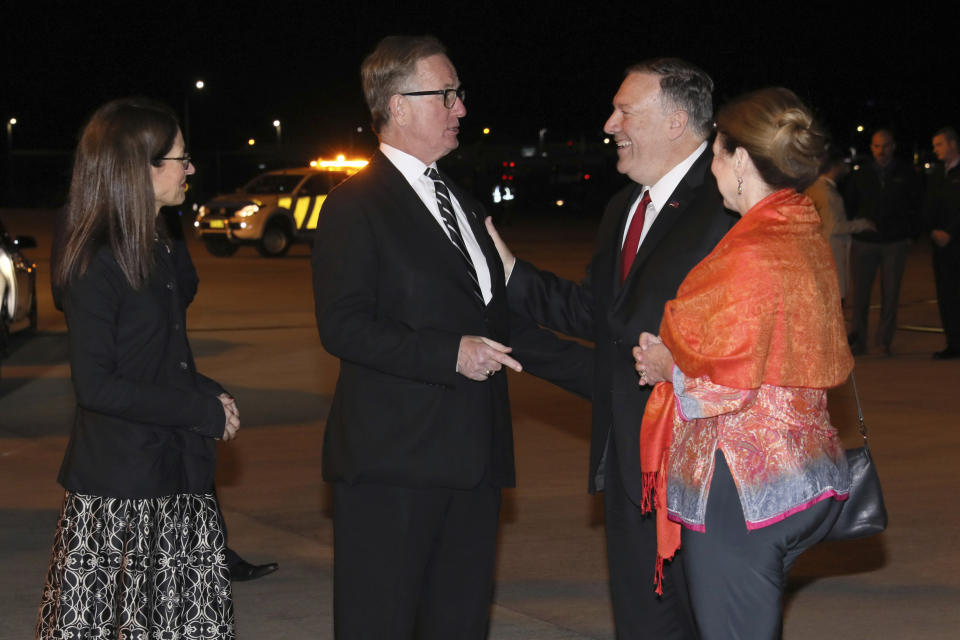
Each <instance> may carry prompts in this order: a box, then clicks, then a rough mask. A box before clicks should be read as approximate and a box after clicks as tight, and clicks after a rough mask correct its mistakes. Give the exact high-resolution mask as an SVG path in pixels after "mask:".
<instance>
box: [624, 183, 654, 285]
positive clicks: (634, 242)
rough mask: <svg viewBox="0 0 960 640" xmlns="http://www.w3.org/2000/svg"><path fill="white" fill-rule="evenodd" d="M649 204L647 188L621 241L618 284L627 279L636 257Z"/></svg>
mask: <svg viewBox="0 0 960 640" xmlns="http://www.w3.org/2000/svg"><path fill="white" fill-rule="evenodd" d="M648 204H650V190H649V189H647V190H646V191H645V192H644V193H643V197H642V198H640V204H638V205H637V210H636V211H634V212H633V219H632V220H631V221H630V228H629V229H628V230H627V239H626V240H625V241H624V243H623V250H622V251H621V252H620V284H623V283H624V281H625V280H626V279H627V274H628V273H630V267H631V266H633V261H634V259H636V257H637V248H638V247H639V246H640V235H641V234H642V233H643V220H644V218H646V217H647V205H648Z"/></svg>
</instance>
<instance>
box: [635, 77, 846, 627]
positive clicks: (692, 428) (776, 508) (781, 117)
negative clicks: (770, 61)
mask: <svg viewBox="0 0 960 640" xmlns="http://www.w3.org/2000/svg"><path fill="white" fill-rule="evenodd" d="M713 152H714V159H713V165H712V171H713V174H714V176H715V177H716V179H717V185H718V187H719V189H720V193H721V195H722V196H723V201H724V205H725V206H726V207H727V208H729V209H732V210H734V211H736V212H737V213H739V214H740V215H741V216H742V217H741V219H740V221H739V222H738V223H737V224H736V225H735V226H734V227H733V228H732V229H731V230H730V231H729V232H728V233H727V235H726V236H725V237H724V238H723V240H721V241H720V243H719V244H718V245H717V247H716V248H715V249H714V251H713V252H712V253H711V254H710V255H708V256H707V257H706V258H705V259H704V260H703V261H702V262H701V263H700V264H699V265H697V267H695V268H694V269H693V270H692V271H691V272H690V274H689V275H688V276H687V278H686V280H684V282H683V284H681V285H680V288H679V290H678V291H677V297H676V299H674V300H671V301H670V302H668V303H667V305H666V307H665V309H664V315H663V320H662V322H661V325H660V336H659V337H658V336H653V335H650V334H648V333H645V334H643V335H641V337H640V344H639V345H638V346H637V347H635V348H634V356H635V358H636V360H637V371H638V372H639V373H640V382H641V384H655V385H656V387H655V388H654V391H653V394H652V395H651V398H650V401H649V402H648V403H647V408H646V411H645V413H644V416H643V424H642V428H641V436H640V439H641V442H640V452H641V460H642V464H643V470H644V489H645V496H646V497H648V498H649V499H650V501H652V504H649V503H648V505H647V506H655V507H656V510H657V518H658V527H657V546H658V567H659V566H661V565H660V564H659V563H662V561H663V559H669V558H671V557H673V554H674V552H675V551H676V550H677V549H678V548H679V547H680V544H681V541H682V544H683V553H684V557H685V564H686V567H687V574H688V575H687V580H688V584H689V588H690V596H691V602H692V605H693V609H694V617H695V619H696V621H697V626H698V628H699V630H700V634H701V637H702V638H704V639H706V640H709V639H710V638H775V637H778V636H779V634H780V630H781V627H782V612H781V606H780V599H781V595H782V591H783V587H784V585H785V584H786V578H787V574H788V573H789V571H790V568H791V567H792V566H793V563H794V561H795V560H796V558H797V557H798V556H799V555H800V553H802V552H803V551H804V550H806V549H807V548H809V547H810V546H812V545H813V544H814V543H816V542H818V541H819V540H821V539H822V538H823V537H824V536H825V535H826V533H827V532H828V531H829V530H830V527H831V526H832V525H833V523H834V521H835V520H836V518H837V516H838V515H839V512H840V506H841V501H842V500H844V499H845V498H846V497H847V495H848V493H849V490H850V477H849V471H848V469H847V464H846V459H845V457H844V452H843V448H842V446H841V444H840V442H839V440H838V438H837V432H836V430H835V429H834V428H833V426H831V424H830V416H829V414H828V413H827V389H828V388H830V387H834V386H837V385H839V384H841V383H843V381H844V380H845V379H846V378H847V376H848V375H849V373H850V370H851V368H852V366H853V358H852V356H851V355H850V350H849V348H848V346H847V341H846V336H845V331H844V324H843V317H842V315H841V310H840V295H839V291H838V286H837V278H836V275H835V273H834V267H833V259H832V257H831V253H830V247H829V245H828V244H827V243H826V241H825V240H824V239H823V236H822V235H821V234H820V233H819V225H820V218H819V216H818V215H817V212H816V210H815V209H814V207H813V204H812V203H811V202H810V200H809V199H807V197H806V196H804V195H801V194H800V193H798V191H799V190H802V189H803V188H805V187H806V186H808V185H809V184H810V183H811V182H813V180H814V179H816V177H817V174H818V169H819V164H820V161H821V160H822V158H823V157H824V155H825V153H824V152H825V136H824V135H823V133H822V132H821V130H820V129H819V127H818V125H817V124H816V123H815V122H814V120H813V117H812V115H811V113H810V111H809V110H808V109H807V108H806V107H805V106H804V105H803V103H801V102H800V100H799V99H798V98H797V97H796V96H795V95H794V94H793V93H792V92H790V91H789V90H787V89H779V88H776V89H764V90H760V91H756V92H753V93H750V94H747V95H745V96H742V97H741V98H738V99H737V100H735V101H733V102H732V103H730V104H729V105H727V106H726V107H725V108H723V109H722V110H721V111H720V113H719V114H718V116H717V138H716V140H715V142H714V145H713Z"/></svg>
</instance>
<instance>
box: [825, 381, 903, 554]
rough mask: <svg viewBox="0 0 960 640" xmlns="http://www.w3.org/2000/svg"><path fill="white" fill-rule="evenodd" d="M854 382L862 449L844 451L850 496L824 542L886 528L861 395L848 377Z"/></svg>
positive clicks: (873, 533) (871, 533) (878, 478)
mask: <svg viewBox="0 0 960 640" xmlns="http://www.w3.org/2000/svg"><path fill="white" fill-rule="evenodd" d="M850 381H851V382H852V383H853V397H854V398H856V401H857V419H858V420H859V422H860V435H861V436H863V446H862V447H857V448H856V449H847V464H848V465H849V467H850V496H849V497H848V498H847V499H846V500H844V502H843V507H842V508H841V510H840V517H839V518H837V521H836V522H835V523H834V525H833V528H832V529H830V532H829V533H828V534H827V537H826V538H824V540H852V539H854V538H865V537H867V536H872V535H876V534H878V533H880V532H881V531H883V530H884V529H886V528H887V507H886V506H885V505H884V504H883V490H882V489H881V488H880V476H878V475H877V468H876V467H875V466H874V464H873V458H872V457H871V456H870V443H869V442H868V441H867V425H866V424H865V423H864V421H863V409H862V408H861V406H860V395H859V394H858V393H857V380H856V378H854V377H853V373H851V374H850Z"/></svg>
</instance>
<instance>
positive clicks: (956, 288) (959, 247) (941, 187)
mask: <svg viewBox="0 0 960 640" xmlns="http://www.w3.org/2000/svg"><path fill="white" fill-rule="evenodd" d="M933 151H934V153H936V154H937V159H938V160H940V162H942V163H943V169H942V170H940V169H935V170H934V171H933V173H932V174H931V175H930V182H929V184H928V186H927V197H926V201H925V203H924V215H925V217H926V221H927V225H928V227H929V228H930V240H931V241H932V242H933V275H934V278H935V281H936V285H937V304H938V306H939V307H940V321H941V322H942V324H943V333H944V336H945V337H946V339H947V348H946V349H943V350H942V351H937V352H936V353H934V354H933V357H934V359H936V360H953V359H955V358H960V238H958V236H960V147H958V141H957V130H956V129H954V128H953V127H943V128H942V129H940V130H939V131H937V132H936V133H935V134H934V135H933Z"/></svg>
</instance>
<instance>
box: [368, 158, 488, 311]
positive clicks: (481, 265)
mask: <svg viewBox="0 0 960 640" xmlns="http://www.w3.org/2000/svg"><path fill="white" fill-rule="evenodd" d="M380 152H381V153H383V155H385V156H387V160H389V161H390V162H391V163H392V164H393V166H395V167H396V168H397V170H398V171H399V172H400V173H401V174H403V177H404V179H405V180H406V181H407V182H408V183H409V184H410V186H411V187H412V188H413V190H414V192H415V193H416V194H417V196H419V197H420V200H422V201H423V205H424V206H425V207H426V208H427V211H429V212H430V213H431V214H432V215H433V218H434V219H435V220H436V221H437V224H438V225H440V229H442V230H443V235H445V236H447V237H448V238H449V237H450V236H449V235H448V233H447V225H446V224H445V223H444V222H443V217H442V216H441V215H440V207H439V205H437V192H436V189H434V186H433V180H432V179H430V178H429V177H428V176H427V175H426V174H425V173H424V172H425V171H426V170H427V166H428V165H425V164H423V163H422V162H421V161H420V160H418V159H417V158H415V157H413V156H412V155H410V154H409V153H406V152H405V151H401V150H400V149H397V148H396V147H391V146H390V145H388V144H387V143H385V142H381V143H380ZM429 166H430V167H433V168H434V169H436V168H437V163H436V162H434V163H431V164H430V165H429ZM447 189H448V190H450V185H447ZM450 200H451V202H452V203H453V212H454V214H455V215H456V216H457V225H458V226H459V227H460V236H461V237H462V238H463V245H464V246H465V247H466V248H467V253H468V254H470V260H472V261H473V268H474V269H475V270H476V272H477V281H478V282H479V283H480V292H481V293H482V294H483V302H484V303H485V304H489V303H490V299H491V298H493V289H492V286H491V282H490V269H489V268H488V267H487V259H486V258H485V257H484V255H483V251H481V250H480V244H479V243H478V242H477V238H476V236H474V235H473V227H472V226H470V223H469V222H468V221H467V215H466V213H464V211H463V207H462V206H460V202H459V201H457V197H456V196H455V195H453V191H452V190H450ZM452 242H453V241H452V240H451V243H452ZM464 268H466V267H464Z"/></svg>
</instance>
